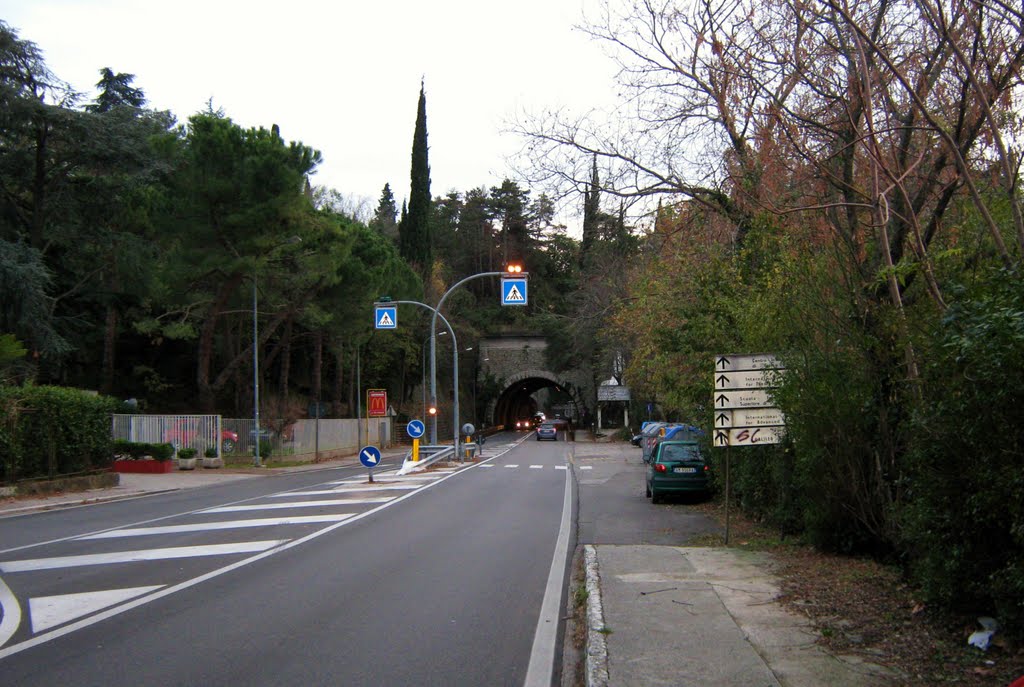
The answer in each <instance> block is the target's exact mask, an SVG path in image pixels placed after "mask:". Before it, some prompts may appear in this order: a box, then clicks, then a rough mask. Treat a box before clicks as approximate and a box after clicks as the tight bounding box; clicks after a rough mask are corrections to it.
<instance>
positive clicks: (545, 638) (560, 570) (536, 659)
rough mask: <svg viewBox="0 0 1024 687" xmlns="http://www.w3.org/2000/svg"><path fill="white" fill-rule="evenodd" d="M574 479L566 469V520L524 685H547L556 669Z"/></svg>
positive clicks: (563, 518) (561, 529)
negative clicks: (556, 650) (556, 648)
mask: <svg viewBox="0 0 1024 687" xmlns="http://www.w3.org/2000/svg"><path fill="white" fill-rule="evenodd" d="M571 516H572V480H570V479H569V473H568V472H566V473H565V492H564V494H563V496H562V522H561V525H560V527H559V529H558V540H557V541H556V542H555V555H554V556H553V557H552V559H551V568H550V569H549V570H548V583H547V587H546V588H545V591H544V600H543V601H542V602H541V605H540V617H539V618H537V629H536V630H535V631H534V633H533V647H532V648H531V649H530V664H529V666H527V669H526V678H525V679H524V680H523V687H547V686H548V685H550V684H551V678H552V675H553V672H554V669H555V646H556V644H557V640H558V620H559V616H560V615H561V612H560V611H561V608H560V605H561V600H562V590H563V589H564V588H565V570H566V567H567V564H568V557H569V531H570V530H571V525H572V522H571V521H572V517H571Z"/></svg>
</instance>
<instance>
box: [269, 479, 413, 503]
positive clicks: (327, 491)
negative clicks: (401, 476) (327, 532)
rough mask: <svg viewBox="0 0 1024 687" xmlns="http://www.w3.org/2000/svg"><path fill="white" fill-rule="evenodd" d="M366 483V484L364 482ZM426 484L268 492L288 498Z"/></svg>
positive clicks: (368, 485)
mask: <svg viewBox="0 0 1024 687" xmlns="http://www.w3.org/2000/svg"><path fill="white" fill-rule="evenodd" d="M364 484H366V483H365V482H364ZM422 486H424V485H422V484H385V485H381V486H379V487H378V486H375V485H373V484H366V486H363V487H358V488H355V489H351V488H345V487H342V488H338V489H311V490H309V491H286V492H283V493H281V494H268V496H269V497H270V498H276V499H280V498H288V497H290V496H323V495H325V494H333V495H334V496H337V495H338V494H353V493H361V492H364V491H396V490H408V489H419V488H420V487H422Z"/></svg>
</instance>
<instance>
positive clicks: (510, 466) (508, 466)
mask: <svg viewBox="0 0 1024 687" xmlns="http://www.w3.org/2000/svg"><path fill="white" fill-rule="evenodd" d="M505 467H507V468H517V467H519V466H518V465H506V466H505Z"/></svg>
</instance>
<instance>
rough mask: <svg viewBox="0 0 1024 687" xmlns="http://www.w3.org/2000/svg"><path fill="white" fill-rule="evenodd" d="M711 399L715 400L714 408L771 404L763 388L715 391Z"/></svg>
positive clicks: (753, 406)
mask: <svg viewBox="0 0 1024 687" xmlns="http://www.w3.org/2000/svg"><path fill="white" fill-rule="evenodd" d="M712 399H713V400H714V402H715V410H728V409H730V408H764V407H766V406H770V405H771V404H772V401H771V399H770V398H768V392H767V391H766V390H765V389H755V390H753V391H716V392H715V395H714V396H712Z"/></svg>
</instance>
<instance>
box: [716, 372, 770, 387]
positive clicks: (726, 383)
mask: <svg viewBox="0 0 1024 687" xmlns="http://www.w3.org/2000/svg"><path fill="white" fill-rule="evenodd" d="M778 374H779V371H778V370H741V371H739V372H716V373H715V389H716V390H718V389H767V388H770V387H773V386H776V385H777V382H778V379H777V377H778Z"/></svg>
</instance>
